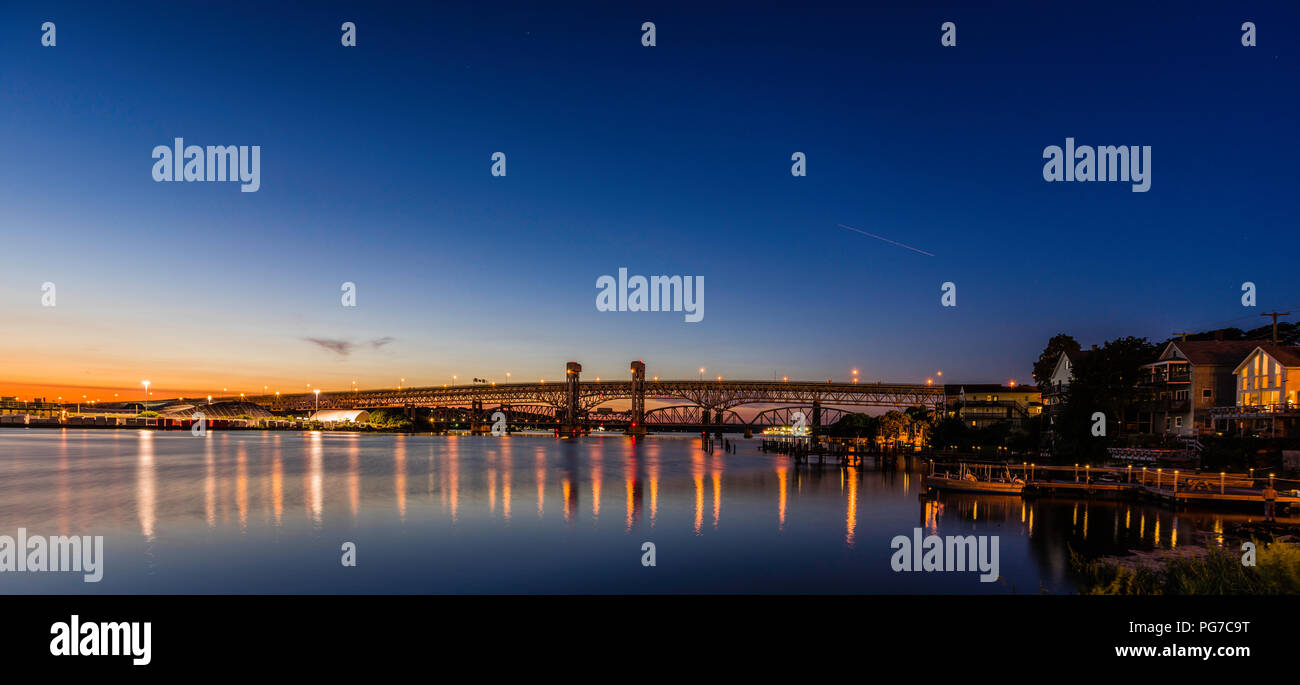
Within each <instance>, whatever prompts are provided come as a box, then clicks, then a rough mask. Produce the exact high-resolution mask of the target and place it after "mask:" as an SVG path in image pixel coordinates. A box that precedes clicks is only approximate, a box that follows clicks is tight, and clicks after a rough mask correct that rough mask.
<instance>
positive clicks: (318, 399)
mask: <svg viewBox="0 0 1300 685" xmlns="http://www.w3.org/2000/svg"><path fill="white" fill-rule="evenodd" d="M315 392H316V413H317V414H319V413H320V388H316V391H315Z"/></svg>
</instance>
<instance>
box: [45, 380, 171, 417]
mask: <svg viewBox="0 0 1300 685" xmlns="http://www.w3.org/2000/svg"><path fill="white" fill-rule="evenodd" d="M140 385H143V386H144V411H149V381H140ZM59 399H63V398H61V397H60V398H59Z"/></svg>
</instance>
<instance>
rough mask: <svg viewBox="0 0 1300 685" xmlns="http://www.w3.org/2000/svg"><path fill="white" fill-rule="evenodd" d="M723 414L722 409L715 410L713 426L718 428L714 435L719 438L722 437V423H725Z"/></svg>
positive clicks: (715, 429) (714, 430)
mask: <svg viewBox="0 0 1300 685" xmlns="http://www.w3.org/2000/svg"><path fill="white" fill-rule="evenodd" d="M722 412H723V410H722V409H714V410H713V424H714V426H716V427H715V428H714V429H713V434H714V435H716V436H717V437H719V438H721V437H722V422H723V419H722Z"/></svg>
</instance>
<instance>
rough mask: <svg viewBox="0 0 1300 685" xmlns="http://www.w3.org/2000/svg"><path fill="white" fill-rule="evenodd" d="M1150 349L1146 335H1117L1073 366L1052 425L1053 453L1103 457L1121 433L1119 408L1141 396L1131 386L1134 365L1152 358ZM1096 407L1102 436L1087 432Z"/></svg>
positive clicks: (1087, 458)
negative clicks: (1055, 449) (1121, 336)
mask: <svg viewBox="0 0 1300 685" xmlns="http://www.w3.org/2000/svg"><path fill="white" fill-rule="evenodd" d="M1156 351H1157V348H1156V346H1155V345H1153V344H1151V343H1149V342H1147V339H1146V338H1135V337H1132V336H1129V337H1124V338H1117V339H1115V340H1111V341H1109V342H1107V343H1106V344H1105V345H1103V346H1102V348H1101V349H1099V350H1097V351H1096V352H1094V353H1092V354H1090V355H1088V356H1087V357H1085V358H1083V359H1081V360H1080V361H1079V363H1078V364H1076V365H1075V367H1074V380H1073V381H1071V382H1070V387H1069V390H1067V391H1066V396H1065V402H1064V405H1063V407H1062V409H1061V413H1060V414H1059V415H1058V416H1057V419H1056V424H1055V427H1054V429H1055V432H1056V435H1057V454H1058V456H1062V457H1066V458H1068V459H1073V460H1078V461H1097V460H1100V459H1102V458H1104V457H1105V454H1106V451H1105V449H1106V447H1107V446H1109V445H1110V444H1111V443H1112V441H1113V440H1114V438H1115V436H1116V435H1118V434H1120V433H1122V432H1123V420H1124V416H1125V413H1126V412H1127V411H1128V409H1129V408H1130V407H1132V406H1133V405H1134V404H1135V403H1136V402H1138V401H1140V400H1141V399H1142V398H1143V395H1142V392H1141V391H1140V390H1139V389H1138V387H1137V381H1138V370H1139V369H1140V368H1141V367H1142V365H1143V364H1146V363H1148V362H1150V361H1151V360H1152V359H1153V358H1155V356H1156ZM1097 412H1101V414H1102V415H1103V416H1104V417H1105V424H1104V425H1105V428H1106V430H1105V434H1104V435H1095V434H1094V432H1093V426H1094V425H1097V421H1096V420H1095V419H1094V416H1095V414H1096V413H1097Z"/></svg>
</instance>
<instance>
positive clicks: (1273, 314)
mask: <svg viewBox="0 0 1300 685" xmlns="http://www.w3.org/2000/svg"><path fill="white" fill-rule="evenodd" d="M1260 316H1271V317H1273V344H1274V345H1276V344H1277V317H1279V316H1291V312H1264V313H1263V314H1260Z"/></svg>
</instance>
